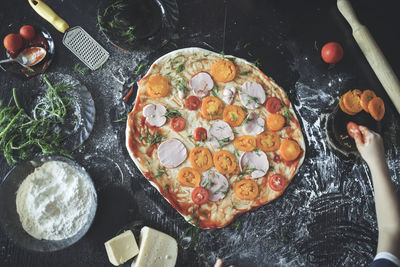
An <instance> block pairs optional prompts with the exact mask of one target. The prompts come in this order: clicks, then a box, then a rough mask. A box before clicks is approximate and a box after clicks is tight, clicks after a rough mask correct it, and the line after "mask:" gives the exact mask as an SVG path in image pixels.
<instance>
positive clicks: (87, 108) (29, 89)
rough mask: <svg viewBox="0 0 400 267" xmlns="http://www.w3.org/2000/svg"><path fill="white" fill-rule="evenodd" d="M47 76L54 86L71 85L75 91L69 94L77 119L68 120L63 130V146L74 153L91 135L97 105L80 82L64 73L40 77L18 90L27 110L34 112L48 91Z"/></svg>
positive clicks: (19, 97)
mask: <svg viewBox="0 0 400 267" xmlns="http://www.w3.org/2000/svg"><path fill="white" fill-rule="evenodd" d="M44 76H46V77H47V78H48V79H49V81H50V82H51V84H52V85H53V86H54V85H56V84H59V83H63V82H64V83H68V84H71V85H72V87H73V89H72V90H70V91H68V92H67V95H68V97H69V98H70V99H72V100H73V104H72V108H73V114H74V116H75V117H71V118H67V119H66V120H65V123H64V124H63V127H62V129H61V131H62V135H63V136H65V137H66V138H65V141H64V143H63V144H62V146H63V148H64V149H65V150H67V151H70V152H71V151H73V150H75V149H76V148H78V147H79V146H80V145H81V144H82V143H83V142H84V141H85V140H86V139H87V138H88V137H89V135H90V133H91V132H92V129H93V125H94V120H95V114H96V110H95V105H94V101H93V98H92V95H91V94H90V92H89V90H88V89H87V88H86V86H85V85H83V84H82V83H81V82H80V81H78V80H77V79H75V78H73V77H72V76H70V75H67V74H62V73H47V74H45V75H40V76H37V77H35V78H34V79H30V80H29V81H28V82H26V83H24V84H23V85H21V87H22V88H17V90H18V91H17V92H18V99H19V100H20V102H21V104H22V106H23V107H25V110H28V111H30V110H32V109H33V107H34V106H35V105H36V104H37V101H38V99H39V98H40V97H41V96H43V94H44V93H45V92H46V90H47V89H48V85H47V84H46V82H45V81H44V80H43V77H44Z"/></svg>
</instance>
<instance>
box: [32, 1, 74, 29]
mask: <svg viewBox="0 0 400 267" xmlns="http://www.w3.org/2000/svg"><path fill="white" fill-rule="evenodd" d="M28 2H29V4H30V5H31V7H32V8H33V9H34V10H35V11H36V13H38V14H39V15H40V16H41V17H42V18H44V19H45V20H47V21H48V22H50V24H51V25H53V26H54V28H56V29H57V30H58V31H59V32H61V33H64V32H65V31H66V30H67V29H68V28H69V25H68V23H67V22H66V21H65V20H63V19H62V18H60V17H59V16H58V15H57V14H56V13H55V12H54V11H53V9H51V8H50V7H49V6H48V5H46V3H44V2H43V1H42V0H28Z"/></svg>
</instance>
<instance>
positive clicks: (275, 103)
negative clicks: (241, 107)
mask: <svg viewBox="0 0 400 267" xmlns="http://www.w3.org/2000/svg"><path fill="white" fill-rule="evenodd" d="M281 107H282V103H281V101H280V100H279V98H277V97H270V98H268V99H267V102H265V108H266V109H267V110H268V112H271V113H277V112H278V111H279V110H280V109H281Z"/></svg>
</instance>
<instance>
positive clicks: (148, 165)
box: [126, 48, 305, 229]
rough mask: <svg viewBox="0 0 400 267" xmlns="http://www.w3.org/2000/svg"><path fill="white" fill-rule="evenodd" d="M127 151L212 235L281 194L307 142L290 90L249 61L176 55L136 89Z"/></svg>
mask: <svg viewBox="0 0 400 267" xmlns="http://www.w3.org/2000/svg"><path fill="white" fill-rule="evenodd" d="M138 85H139V89H138V93H137V97H136V103H135V107H134V108H133V110H132V112H131V113H130V114H129V117H128V122H127V129H126V146H127V149H128V151H129V154H130V156H131V158H132V159H133V161H134V162H135V164H136V165H137V167H138V168H139V169H140V171H141V172H142V173H143V175H144V176H145V177H146V179H147V180H148V181H149V182H150V183H151V184H152V185H153V186H154V187H155V188H157V190H158V191H159V192H160V193H161V194H162V195H163V196H164V197H165V198H166V199H167V200H168V201H169V203H171V205H172V206H173V207H174V208H175V209H176V210H177V211H178V212H179V213H180V214H181V215H182V216H183V217H184V218H185V219H186V220H187V221H188V222H190V223H192V224H194V225H197V226H199V227H200V228H203V229H206V228H209V229H215V228H219V227H224V226H226V225H228V224H229V223H231V222H232V221H233V220H234V218H235V216H237V215H239V214H241V213H243V212H246V211H249V210H252V209H256V208H258V207H260V206H262V205H264V204H266V203H268V202H270V201H272V200H274V199H276V198H277V197H278V196H280V195H281V194H282V193H283V192H284V190H285V188H286V187H287V186H288V184H289V183H290V181H291V180H292V179H293V176H294V175H295V174H296V172H297V171H298V169H299V167H300V165H301V164H302V162H303V160H304V155H305V143H304V139H303V135H302V132H301V129H300V125H299V122H298V120H297V118H296V114H295V113H294V110H293V107H292V105H291V103H290V101H289V99H288V97H287V95H286V93H285V92H284V91H283V90H282V89H281V88H280V87H279V86H278V85H277V84H275V82H273V81H272V80H271V79H270V78H269V77H267V76H266V75H265V74H263V73H262V72H261V71H260V70H259V69H258V68H256V67H255V66H254V65H252V64H250V63H249V62H247V61H245V60H243V59H240V58H236V57H233V56H221V55H219V54H217V53H214V52H211V51H208V50H204V49H200V48H185V49H180V50H176V51H173V52H171V53H169V54H167V55H165V56H163V57H161V58H159V59H158V60H157V61H155V62H154V63H153V64H152V66H151V67H150V69H149V71H148V73H147V74H146V76H145V77H143V79H142V80H140V81H139V82H138Z"/></svg>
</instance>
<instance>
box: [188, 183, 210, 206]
mask: <svg viewBox="0 0 400 267" xmlns="http://www.w3.org/2000/svg"><path fill="white" fill-rule="evenodd" d="M208 196H209V194H208V190H207V189H205V188H204V187H201V186H198V187H196V188H195V189H194V190H193V192H192V200H193V202H194V204H197V205H201V204H204V203H206V202H207V201H208Z"/></svg>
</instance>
